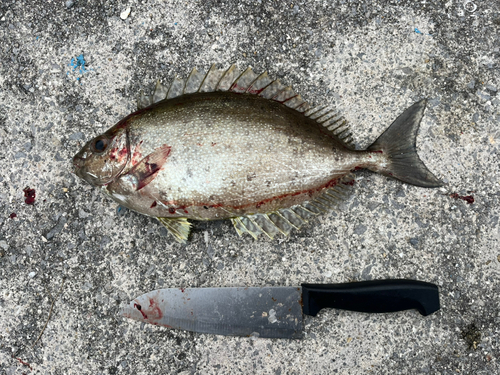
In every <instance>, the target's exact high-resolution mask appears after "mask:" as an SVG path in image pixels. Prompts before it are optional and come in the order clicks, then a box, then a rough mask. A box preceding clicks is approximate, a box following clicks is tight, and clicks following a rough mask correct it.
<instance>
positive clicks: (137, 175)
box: [126, 145, 171, 190]
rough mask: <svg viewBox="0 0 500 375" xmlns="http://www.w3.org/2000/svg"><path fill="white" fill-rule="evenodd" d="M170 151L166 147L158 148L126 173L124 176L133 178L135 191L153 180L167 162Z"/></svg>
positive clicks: (168, 147)
mask: <svg viewBox="0 0 500 375" xmlns="http://www.w3.org/2000/svg"><path fill="white" fill-rule="evenodd" d="M170 150H171V147H170V146H167V145H163V146H161V147H158V148H157V149H156V150H155V151H153V152H152V153H151V154H149V155H148V156H146V157H145V158H144V159H142V160H141V161H140V162H138V163H137V164H136V165H134V166H133V167H132V168H131V169H130V170H129V171H128V172H127V173H126V176H133V177H134V179H133V180H134V181H135V182H136V190H141V189H142V188H143V187H144V186H146V185H148V184H149V183H150V182H151V181H153V180H154V179H155V177H156V176H157V175H158V172H159V171H160V169H161V168H162V167H163V165H164V164H165V162H166V161H167V158H168V155H170Z"/></svg>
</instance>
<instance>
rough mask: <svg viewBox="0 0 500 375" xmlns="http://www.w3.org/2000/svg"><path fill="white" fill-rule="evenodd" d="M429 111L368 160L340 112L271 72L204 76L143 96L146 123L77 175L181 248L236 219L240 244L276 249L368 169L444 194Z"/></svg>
mask: <svg viewBox="0 0 500 375" xmlns="http://www.w3.org/2000/svg"><path fill="white" fill-rule="evenodd" d="M425 107H426V99H423V100H420V101H418V102H416V103H415V104H413V105H412V106H410V107H409V108H408V109H407V110H405V111H404V112H403V113H402V114H401V115H400V116H399V117H397V118H396V119H395V120H394V122H393V123H392V124H391V125H390V126H389V127H388V128H387V130H385V132H383V133H382V135H380V136H379V137H378V138H377V139H376V140H375V141H374V142H373V143H372V144H371V145H370V146H369V147H368V148H367V149H365V150H356V149H355V146H354V140H353V135H352V133H351V132H350V131H349V127H348V124H347V121H346V120H345V118H344V117H343V116H341V115H340V114H339V112H338V111H337V110H335V108H332V107H331V106H328V105H327V106H316V107H314V106H311V105H310V104H308V103H307V102H306V101H305V100H304V99H303V98H302V96H301V95H299V94H297V93H295V91H294V90H293V89H292V87H291V86H285V85H283V84H282V83H281V82H280V81H279V80H273V79H271V78H270V77H269V75H268V74H267V72H264V73H261V74H258V73H255V72H254V71H253V69H252V68H248V69H246V70H244V71H243V72H241V73H240V71H239V70H238V69H237V67H236V66H235V65H232V66H231V67H230V68H229V69H218V68H217V67H216V66H215V65H213V66H212V67H211V68H210V69H209V70H208V71H207V72H206V73H204V72H199V71H198V70H197V69H196V68H194V69H193V70H192V71H191V73H190V75H189V76H188V78H187V79H182V78H179V77H175V78H174V80H173V81H172V82H171V83H170V85H162V84H161V83H160V82H159V81H158V82H157V83H156V86H155V89H154V91H153V93H152V95H145V94H144V93H142V92H141V93H140V95H139V98H138V109H137V111H136V112H134V113H132V114H130V115H128V116H126V117H125V118H123V119H121V120H120V121H119V122H118V123H117V124H115V125H114V126H113V127H111V128H110V129H108V130H107V131H106V132H104V133H103V134H101V135H99V136H97V137H95V138H93V139H92V140H90V141H89V142H87V143H86V144H85V145H84V146H83V148H82V149H81V150H80V151H79V152H78V153H77V154H76V155H75V156H74V157H73V160H72V161H73V168H74V173H75V174H76V175H77V176H78V177H80V178H81V179H83V180H85V181H86V182H88V183H89V184H91V185H93V186H95V187H98V188H100V189H101V191H102V192H103V193H104V194H106V195H108V196H109V197H111V198H112V199H113V200H115V201H116V202H118V203H119V204H120V205H122V206H124V207H127V208H129V209H131V210H133V211H136V212H138V213H141V214H143V215H147V216H151V217H155V218H157V219H158V220H159V222H160V223H161V224H163V225H164V226H165V227H166V228H167V230H168V232H169V233H170V234H172V235H173V237H174V238H175V239H176V240H177V241H179V242H181V243H186V241H187V240H188V237H189V234H190V230H191V222H190V220H195V221H196V220H198V221H204V220H222V219H230V220H231V221H232V223H233V225H234V227H235V229H236V232H237V233H238V234H239V235H240V236H241V235H243V234H245V233H246V234H249V235H251V236H252V237H254V238H257V237H258V236H260V235H261V234H264V235H265V236H267V237H269V238H270V239H273V238H274V237H275V236H276V235H278V234H280V233H281V234H284V235H285V236H287V235H289V234H290V232H291V231H292V230H294V229H300V228H301V227H302V226H303V225H304V224H305V223H307V222H309V221H310V220H312V219H313V218H315V217H316V216H318V215H319V214H321V213H324V212H327V211H328V210H330V209H332V208H333V207H335V206H336V205H337V204H338V203H339V202H340V201H342V200H343V199H345V198H346V196H348V190H349V189H350V186H351V185H353V184H354V177H353V176H354V175H353V173H355V171H357V170H359V169H368V170H370V171H373V172H377V173H380V174H382V175H384V176H387V177H389V178H394V179H397V180H400V181H402V182H405V183H408V184H412V185H416V186H419V187H425V188H435V187H439V186H442V184H443V183H442V182H441V181H440V180H439V179H438V178H437V177H436V176H435V175H434V174H433V173H432V172H430V171H429V170H428V168H427V167H426V166H425V165H424V163H423V162H422V161H421V160H420V158H419V156H418V154H417V150H416V137H417V133H418V128H419V125H420V122H421V120H422V117H423V115H424V110H425Z"/></svg>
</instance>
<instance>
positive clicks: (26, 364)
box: [12, 356, 33, 371]
mask: <svg viewBox="0 0 500 375" xmlns="http://www.w3.org/2000/svg"><path fill="white" fill-rule="evenodd" d="M12 358H14V359H17V360H18V361H19V363H21V364H22V365H24V366H26V367H29V369H30V370H31V371H33V367H31V366H30V364H29V363H28V362H24V361H23V360H22V359H21V358H17V357H14V356H12Z"/></svg>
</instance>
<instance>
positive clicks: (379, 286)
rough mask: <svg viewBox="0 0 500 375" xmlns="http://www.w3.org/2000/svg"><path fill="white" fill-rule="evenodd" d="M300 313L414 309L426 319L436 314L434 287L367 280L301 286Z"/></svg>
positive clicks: (383, 311)
mask: <svg viewBox="0 0 500 375" xmlns="http://www.w3.org/2000/svg"><path fill="white" fill-rule="evenodd" d="M302 302H303V310H302V311H303V312H304V314H306V315H311V316H316V315H317V314H318V312H319V311H320V310H321V309H323V308H325V307H331V308H335V309H343V310H351V311H360V312H367V313H385V312H394V311H403V310H409V309H417V310H418V311H419V312H420V314H422V315H424V316H427V315H429V314H432V313H433V312H435V311H437V310H439V308H440V306H439V291H438V287H437V286H436V285H434V284H431V283H426V282H423V281H416V280H403V279H392V280H371V281H361V282H354V283H345V284H302Z"/></svg>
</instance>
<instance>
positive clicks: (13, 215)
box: [9, 212, 17, 219]
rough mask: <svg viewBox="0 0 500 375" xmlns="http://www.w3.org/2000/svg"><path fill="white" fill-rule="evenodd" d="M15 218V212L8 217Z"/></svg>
mask: <svg viewBox="0 0 500 375" xmlns="http://www.w3.org/2000/svg"><path fill="white" fill-rule="evenodd" d="M16 216H17V214H16V213H15V212H13V213H11V214H10V215H9V217H10V218H11V219H14V218H15V217H16Z"/></svg>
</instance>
